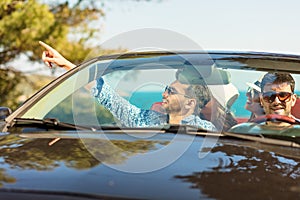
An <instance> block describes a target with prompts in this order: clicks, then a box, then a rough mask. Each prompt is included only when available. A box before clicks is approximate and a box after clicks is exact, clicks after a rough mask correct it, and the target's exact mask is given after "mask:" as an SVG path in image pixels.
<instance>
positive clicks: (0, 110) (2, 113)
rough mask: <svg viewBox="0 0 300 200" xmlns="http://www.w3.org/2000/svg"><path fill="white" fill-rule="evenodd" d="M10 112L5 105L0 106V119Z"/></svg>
mask: <svg viewBox="0 0 300 200" xmlns="http://www.w3.org/2000/svg"><path fill="white" fill-rule="evenodd" d="M10 114H11V109H10V108H7V107H0V120H4V119H5V118H6V117H8V116H9V115H10Z"/></svg>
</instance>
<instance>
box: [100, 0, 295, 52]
mask: <svg viewBox="0 0 300 200" xmlns="http://www.w3.org/2000/svg"><path fill="white" fill-rule="evenodd" d="M107 7H108V8H107V12H106V16H105V19H104V21H103V24H101V27H102V28H103V31H102V35H101V41H102V42H105V41H107V40H109V39H111V38H113V37H116V36H118V35H121V34H124V33H126V32H130V31H133V30H138V29H144V28H156V29H166V30H169V31H172V32H176V33H178V34H181V35H184V36H185V37H187V38H189V39H191V40H192V41H194V42H196V43H197V44H198V45H199V46H200V47H201V48H203V49H205V50H251V51H271V52H284V53H295V54H300V45H299V44H300V26H299V19H300V12H299V8H300V1H298V0H285V1H274V0H251V1H242V0H226V1H224V0H164V1H162V2H159V1H156V0H152V1H151V2H139V3H129V2H127V3H120V1H116V0H115V1H114V0H112V1H109V2H108V4H107ZM145 39H146V38H145ZM130 42H132V41H127V43H126V42H125V41H124V43H123V44H120V45H122V46H126V47H127V46H130ZM125 43H126V44H125Z"/></svg>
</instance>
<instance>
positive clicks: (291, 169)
mask: <svg viewBox="0 0 300 200" xmlns="http://www.w3.org/2000/svg"><path fill="white" fill-rule="evenodd" d="M48 133H49V132H48ZM57 133H58V132H57ZM42 134H43V133H38V134H36V133H33V134H27V135H26V134H23V135H14V134H8V135H5V136H2V137H1V138H0V154H1V163H0V173H1V176H0V177H1V178H0V184H1V186H0V192H1V191H2V192H3V191H9V190H10V191H22V192H26V191H29V192H30V191H31V192H32V191H35V192H38V191H43V192H45V191H48V192H51V191H52V192H55V191H56V192H62V193H66V194H70V195H72V194H82V195H86V194H89V195H93V197H95V198H96V197H99V198H100V197H103V196H106V197H108V196H110V197H112V196H114V197H127V198H147V199H150V198H151V199H153V198H154V199H174V198H175V199H195V198H212V199H232V198H238V199H240V198H243V199H254V198H255V199H257V198H259V199H270V198H278V199H279V198H280V199H281V198H287V199H297V198H299V197H300V185H299V182H300V164H299V163H300V162H299V161H300V151H299V149H296V148H288V147H279V146H278V147H274V146H268V145H264V144H259V143H253V142H246V141H242V140H228V139H226V138H219V139H218V141H217V143H216V144H215V145H214V147H213V148H212V149H211V151H210V152H209V153H208V154H206V155H204V156H202V157H201V156H199V151H201V150H202V151H205V148H202V149H201V147H203V145H204V144H205V143H206V142H207V141H208V140H209V139H210V138H208V137H199V136H193V135H185V134H170V133H165V134H156V133H155V132H153V133H150V132H149V133H147V134H146V135H143V134H113V133H110V134H104V133H98V134H86V135H84V134H79V133H77V132H69V133H68V134H66V135H65V137H62V138H61V139H60V140H59V141H56V142H54V143H53V140H54V139H55V137H53V136H52V137H51V136H50V134H48V136H47V134H45V135H44V136H45V137H43V138H42V136H41V135H42ZM54 136H55V133H54ZM214 139H215V138H214ZM51 142H52V143H51ZM271 148H272V149H271ZM168 149H170V151H168ZM175 150H182V152H180V153H179V154H178V155H179V156H177V157H176V156H174V157H173V154H175V153H176V151H175ZM199 157H200V158H199ZM145 158H146V159H145ZM148 158H151V159H148ZM170 158H171V159H170ZM283 183H284V184H283ZM245 191H247V196H245V195H246V193H245ZM0 194H1V193H0Z"/></svg>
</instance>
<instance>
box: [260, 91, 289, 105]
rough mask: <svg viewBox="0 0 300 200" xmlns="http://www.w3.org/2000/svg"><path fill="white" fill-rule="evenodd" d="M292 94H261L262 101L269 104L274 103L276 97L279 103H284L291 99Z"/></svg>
mask: <svg viewBox="0 0 300 200" xmlns="http://www.w3.org/2000/svg"><path fill="white" fill-rule="evenodd" d="M292 94H293V93H290V92H264V93H263V94H262V97H263V100H264V101H266V102H269V103H272V102H273V101H275V99H276V97H277V98H278V99H279V101H281V102H286V101H289V100H290V99H291V96H292Z"/></svg>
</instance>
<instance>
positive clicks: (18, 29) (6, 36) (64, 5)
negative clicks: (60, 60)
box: [0, 0, 149, 109]
mask: <svg viewBox="0 0 300 200" xmlns="http://www.w3.org/2000/svg"><path fill="white" fill-rule="evenodd" d="M128 1H130V0H128ZM132 1H136V2H138V1H141V0H132ZM144 1H149V0H144ZM103 2H105V1H87V0H56V1H45V0H1V1H0V69H5V70H4V71H2V70H0V73H1V75H0V78H1V79H0V92H1V93H0V97H1V98H0V106H10V107H11V108H12V109H13V108H15V107H17V105H18V102H17V101H14V100H12V99H17V96H16V95H18V94H16V92H15V91H14V90H15V88H16V87H17V85H18V84H19V83H20V80H21V79H24V78H25V81H26V77H25V76H22V77H21V76H19V75H21V74H20V73H18V72H16V70H11V69H8V66H7V65H8V64H7V63H8V62H10V61H13V60H14V59H16V58H18V57H19V56H20V55H26V56H27V57H28V58H29V60H31V61H39V62H40V61H41V53H42V50H43V49H42V48H41V47H40V46H39V44H38V41H39V40H41V41H44V42H46V43H48V44H51V45H55V48H56V49H57V50H58V51H60V52H63V54H64V56H65V57H66V58H67V59H69V60H70V61H71V62H73V63H76V64H78V63H79V62H82V61H83V60H85V59H86V58H87V55H90V53H91V52H94V53H96V54H98V55H99V54H107V53H113V52H118V51H121V50H120V49H117V50H115V49H112V50H111V49H101V48H100V47H99V46H92V45H88V44H91V43H88V41H90V40H91V39H95V37H96V36H97V33H99V31H100V30H99V29H98V28H95V27H92V26H91V23H92V22H93V21H96V20H99V19H100V18H102V17H103V16H104V14H105V12H104V8H105V4H104V3H103ZM120 2H125V1H120ZM91 56H92V55H91ZM13 68H14V69H17V70H22V69H21V68H22V66H17V67H16V66H13ZM7 69H8V71H7ZM7 74H14V76H7ZM7 84H8V85H7ZM4 97H5V98H4ZM11 100H12V101H11ZM8 101H9V102H8Z"/></svg>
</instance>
